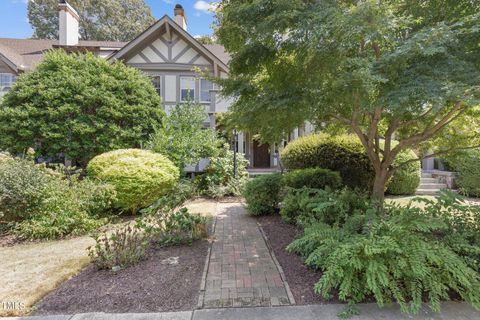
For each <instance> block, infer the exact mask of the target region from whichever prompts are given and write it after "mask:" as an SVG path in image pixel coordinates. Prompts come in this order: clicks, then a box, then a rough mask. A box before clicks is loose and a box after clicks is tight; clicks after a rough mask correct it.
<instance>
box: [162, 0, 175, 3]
mask: <svg viewBox="0 0 480 320" xmlns="http://www.w3.org/2000/svg"><path fill="white" fill-rule="evenodd" d="M162 1H163V2H165V3H166V4H172V3H173V0H162Z"/></svg>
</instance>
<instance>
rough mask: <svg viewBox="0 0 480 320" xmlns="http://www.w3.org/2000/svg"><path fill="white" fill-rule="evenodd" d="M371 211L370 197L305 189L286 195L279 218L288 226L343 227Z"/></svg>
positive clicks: (328, 190)
mask: <svg viewBox="0 0 480 320" xmlns="http://www.w3.org/2000/svg"><path fill="white" fill-rule="evenodd" d="M369 209H370V200H369V198H368V196H367V195H366V194H364V193H361V192H358V191H352V190H348V189H344V190H338V191H332V190H330V189H325V190H324V189H310V188H303V189H290V190H288V191H287V194H286V196H285V198H284V200H283V203H282V208H281V210H280V215H281V216H282V219H283V220H284V221H285V222H286V223H298V224H300V225H303V226H308V225H310V224H312V223H315V222H323V223H327V224H330V225H334V224H343V223H344V222H345V221H346V220H347V219H348V218H349V217H351V216H353V215H355V214H359V213H364V212H366V211H368V210H369Z"/></svg>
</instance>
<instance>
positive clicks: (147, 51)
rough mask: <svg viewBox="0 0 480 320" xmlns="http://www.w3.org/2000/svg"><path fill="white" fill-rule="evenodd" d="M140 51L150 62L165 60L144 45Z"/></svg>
mask: <svg viewBox="0 0 480 320" xmlns="http://www.w3.org/2000/svg"><path fill="white" fill-rule="evenodd" d="M142 53H143V55H144V56H145V57H147V58H148V60H150V61H151V62H152V63H162V62H165V60H163V59H162V58H161V57H160V56H159V55H158V54H157V53H155V51H153V49H152V48H150V47H146V48H145V49H143V50H142Z"/></svg>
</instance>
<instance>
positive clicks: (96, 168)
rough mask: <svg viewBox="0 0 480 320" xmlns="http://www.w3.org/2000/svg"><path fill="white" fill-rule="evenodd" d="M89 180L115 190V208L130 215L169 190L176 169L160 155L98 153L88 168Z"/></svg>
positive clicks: (136, 150) (123, 152)
mask: <svg viewBox="0 0 480 320" xmlns="http://www.w3.org/2000/svg"><path fill="white" fill-rule="evenodd" d="M87 173H88V176H89V177H92V178H95V179H98V180H100V181H102V182H106V183H109V184H111V185H113V186H114V187H115V190H116V191H117V201H116V207H117V208H120V209H122V210H125V211H130V212H132V213H137V212H138V210H140V209H141V208H144V207H147V206H149V205H151V204H152V203H153V202H154V201H155V200H157V199H158V198H159V197H160V196H161V195H163V194H165V193H166V192H167V191H168V190H170V189H171V188H172V187H173V186H174V185H175V183H176V181H177V180H178V178H179V170H178V168H177V167H175V165H174V164H173V163H172V162H171V161H170V160H168V159H167V158H165V157H164V156H162V155H160V154H156V153H154V152H152V151H148V150H140V149H123V150H116V151H111V152H107V153H104V154H101V155H99V156H96V157H95V158H93V159H92V160H91V161H90V162H89V164H88V166H87Z"/></svg>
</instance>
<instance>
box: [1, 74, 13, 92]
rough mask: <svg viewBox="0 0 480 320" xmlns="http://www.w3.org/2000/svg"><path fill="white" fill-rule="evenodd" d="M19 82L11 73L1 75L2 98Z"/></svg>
mask: <svg viewBox="0 0 480 320" xmlns="http://www.w3.org/2000/svg"><path fill="white" fill-rule="evenodd" d="M15 82H17V76H15V75H14V74H11V73H0V97H1V96H3V95H4V94H5V93H7V91H9V90H10V89H11V88H12V86H13V85H14V84H15Z"/></svg>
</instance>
